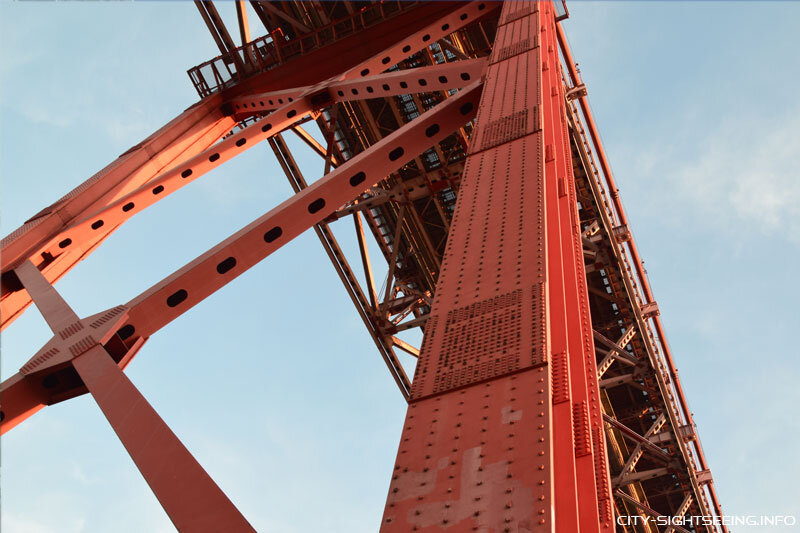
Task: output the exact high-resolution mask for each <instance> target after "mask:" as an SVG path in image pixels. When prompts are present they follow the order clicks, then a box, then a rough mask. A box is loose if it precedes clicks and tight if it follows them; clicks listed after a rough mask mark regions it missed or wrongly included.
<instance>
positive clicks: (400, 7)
mask: <svg viewBox="0 0 800 533" xmlns="http://www.w3.org/2000/svg"><path fill="white" fill-rule="evenodd" d="M417 3H418V2H407V1H402V0H395V1H391V2H383V1H382V2H376V3H375V4H372V5H369V6H365V7H363V8H362V9H361V10H359V11H355V12H354V13H352V14H351V15H348V16H347V17H345V18H342V19H338V20H335V21H332V22H330V23H328V24H325V25H324V26H320V27H318V28H314V29H313V30H312V31H311V32H308V33H304V34H302V35H299V36H297V37H294V38H289V37H288V36H286V35H284V34H283V32H281V31H280V30H278V31H274V32H272V33H270V34H268V35H265V36H263V37H259V38H258V39H255V40H254V41H250V42H249V43H247V44H245V45H243V46H240V47H238V48H235V49H234V50H231V51H230V52H229V53H226V54H222V55H220V56H217V57H215V58H214V59H210V60H208V61H206V62H205V63H201V64H200V65H197V66H196V67H192V68H191V69H189V70H188V71H187V74H189V79H191V80H192V85H194V88H195V90H196V91H197V94H199V95H200V98H205V97H207V96H210V95H211V94H213V93H215V92H217V91H219V90H221V89H224V88H226V87H229V86H231V85H233V84H235V83H238V82H240V81H242V80H243V79H246V78H248V77H250V76H253V75H255V74H258V73H261V72H265V71H267V70H270V69H273V68H275V67H277V66H278V65H280V64H282V63H285V62H286V61H288V60H290V59H292V58H294V57H297V56H300V55H303V54H307V53H308V52H311V51H312V50H317V49H319V48H321V47H323V46H325V45H327V44H330V43H332V42H334V41H337V40H339V39H342V38H344V37H347V36H349V35H352V34H354V33H356V32H358V31H360V30H362V29H364V28H368V27H370V26H373V25H375V24H377V23H378V22H381V21H382V20H385V19H386V18H389V17H392V16H394V15H396V14H398V13H400V12H402V11H406V10H408V9H409V8H411V7H413V6H415V5H416V4H417Z"/></svg>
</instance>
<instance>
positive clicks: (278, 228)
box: [0, 82, 482, 424]
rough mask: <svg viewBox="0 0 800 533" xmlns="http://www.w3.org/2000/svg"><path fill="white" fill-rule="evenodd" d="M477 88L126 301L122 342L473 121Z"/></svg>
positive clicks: (26, 408) (29, 407)
mask: <svg viewBox="0 0 800 533" xmlns="http://www.w3.org/2000/svg"><path fill="white" fill-rule="evenodd" d="M481 90H482V84H481V83H480V82H476V83H474V84H473V85H472V86H471V87H468V88H466V89H465V90H464V91H462V92H461V93H459V94H458V95H457V96H455V97H453V98H450V99H448V100H446V101H445V102H443V103H441V104H440V105H438V106H437V107H436V108H434V109H433V110H431V111H429V112H427V113H425V114H424V115H422V116H420V117H419V118H418V119H416V120H413V121H412V122H410V123H408V124H406V125H404V126H403V127H401V128H399V129H398V130H397V131H396V132H394V133H393V134H391V135H389V136H387V137H385V138H384V139H382V140H381V141H380V142H378V143H376V144H374V145H373V146H372V147H370V148H369V149H368V150H366V151H364V152H361V153H360V154H358V155H357V156H356V157H354V158H353V159H351V160H349V161H347V162H346V163H344V164H343V165H341V166H340V167H339V168H337V169H336V170H334V171H332V172H330V173H329V174H327V175H326V176H325V177H323V178H321V179H320V180H318V181H316V182H315V183H313V184H312V185H310V186H309V187H307V188H306V189H303V190H302V191H300V192H299V193H297V194H295V195H294V196H293V197H291V198H290V199H288V200H286V201H285V202H283V203H282V204H281V205H279V206H277V207H276V208H274V209H272V210H271V211H269V212H268V213H266V214H265V215H263V216H262V217H260V218H258V219H257V220H255V221H254V222H252V223H251V224H249V225H248V226H246V227H244V228H242V229H241V230H240V231H238V232H237V233H235V234H234V235H232V236H231V237H229V238H228V239H225V240H224V241H222V242H221V243H219V244H218V245H217V246H215V247H214V248H212V249H211V250H209V251H207V252H206V253H205V254H203V255H201V256H200V257H198V258H197V259H195V260H194V261H192V262H191V263H189V264H188V265H186V266H185V267H183V268H182V269H180V270H178V271H177V272H175V273H174V274H172V275H171V276H169V277H167V278H166V279H164V280H162V281H161V282H159V283H157V284H156V285H155V286H153V287H152V288H150V289H149V290H147V291H145V292H144V293H142V294H140V295H139V296H138V297H136V298H134V299H133V300H131V301H130V302H128V304H126V306H124V307H125V308H126V310H127V315H126V316H127V319H126V321H125V324H124V325H121V327H120V328H119V330H117V334H118V335H119V336H120V337H121V338H122V340H123V341H127V342H128V343H132V342H135V341H137V340H138V339H146V338H149V337H150V336H151V335H152V334H153V333H155V332H156V331H158V330H159V329H161V328H162V327H164V326H166V325H167V324H169V323H170V322H171V321H172V320H174V319H175V318H177V317H179V316H180V315H182V314H183V313H185V312H186V311H188V310H189V309H191V308H192V307H193V306H194V305H196V304H198V303H199V302H201V301H202V300H204V299H205V298H207V297H208V296H210V295H211V294H213V293H214V292H215V291H217V290H218V289H220V288H221V287H223V286H225V285H227V284H228V283H230V282H231V281H232V280H233V279H235V278H236V277H237V276H239V275H240V274H242V273H243V272H245V271H246V270H247V269H249V268H250V267H252V266H253V265H255V264H256V263H258V262H260V261H261V260H263V259H264V258H266V257H267V256H268V255H270V254H271V253H273V252H274V251H276V250H277V249H279V248H280V247H281V246H283V245H284V244H286V243H287V242H289V241H290V240H291V239H293V238H295V237H297V236H298V235H300V234H301V233H303V232H304V231H305V230H307V229H309V228H311V227H313V226H314V225H315V224H318V223H319V222H321V221H323V220H324V219H325V217H326V216H327V215H328V214H329V213H331V212H332V211H334V210H335V209H336V208H337V207H338V206H340V205H342V204H344V203H346V202H348V201H350V200H352V199H353V198H354V197H355V196H357V195H358V194H360V193H361V191H363V190H364V189H366V188H369V187H371V186H373V185H375V184H376V183H378V182H379V181H380V180H381V179H383V177H384V176H385V175H386V174H388V173H390V172H393V171H395V170H396V169H397V168H399V167H400V166H402V165H403V163H404V162H405V161H407V160H408V159H409V158H411V157H413V156H414V155H415V154H417V153H420V152H422V151H424V150H426V149H427V148H428V147H430V146H431V145H432V144H434V143H437V142H439V141H441V140H442V139H444V138H445V137H447V136H448V135H449V134H450V133H451V132H452V131H454V130H455V129H456V128H458V127H460V126H461V125H462V124H464V123H465V122H468V121H470V120H472V119H473V118H474V117H475V113H476V110H477V107H478V101H479V99H480V95H481ZM26 386H29V384H28V383H26V382H25V380H20V381H18V382H17V381H15V382H8V383H3V384H2V386H1V387H2V389H0V390H4V391H5V390H11V389H12V388H13V389H14V390H12V392H11V393H10V396H11V397H12V398H15V399H16V400H18V401H31V402H32V403H31V404H23V405H14V406H13V410H14V411H15V412H18V413H21V414H20V415H19V416H18V420H17V423H18V421H19V419H20V418H24V417H26V416H30V414H32V413H33V412H35V410H36V409H38V408H40V407H39V405H40V403H41V401H37V400H36V398H33V399H31V398H29V397H28V396H25V395H24V394H17V393H16V392H14V391H16V390H17V389H20V388H23V387H26ZM0 424H2V422H0Z"/></svg>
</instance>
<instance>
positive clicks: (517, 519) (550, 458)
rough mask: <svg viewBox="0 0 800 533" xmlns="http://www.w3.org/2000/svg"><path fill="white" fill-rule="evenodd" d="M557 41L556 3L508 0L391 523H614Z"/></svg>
mask: <svg viewBox="0 0 800 533" xmlns="http://www.w3.org/2000/svg"><path fill="white" fill-rule="evenodd" d="M557 54H558V51H557V44H556V37H555V20H554V14H553V11H552V7H551V5H550V4H549V3H542V4H535V3H529V2H507V3H505V5H504V7H503V11H502V13H501V15H500V23H499V26H498V31H497V36H496V38H495V46H494V49H493V52H492V55H491V57H490V61H489V62H490V66H489V68H488V71H487V81H486V87H485V89H484V94H483V96H482V100H481V106H480V110H479V113H478V118H477V128H476V130H475V132H474V133H473V137H472V145H471V147H470V155H469V157H468V158H467V162H466V166H465V170H464V176H463V178H462V181H461V190H460V192H459V200H458V204H457V207H456V212H455V214H454V217H453V224H452V226H451V231H450V234H449V236H448V244H447V251H446V252H445V257H444V260H443V263H442V271H441V274H440V276H439V280H438V283H437V289H436V298H435V301H434V304H433V308H432V311H431V318H430V319H429V321H428V324H427V326H426V331H425V338H424V341H423V347H422V352H421V354H420V358H419V362H418V364H417V371H416V375H415V378H414V383H413V390H412V404H411V406H410V408H409V412H408V415H407V418H406V425H405V427H404V432H403V436H402V439H401V444H400V450H399V452H398V457H397V464H396V465H395V471H394V475H393V478H392V484H391V487H390V490H389V497H388V500H387V507H386V510H385V514H384V522H383V524H382V528H383V530H385V531H407V530H411V529H415V528H416V529H420V530H423V531H424V530H439V529H440V528H443V527H447V528H450V527H453V528H454V530H456V531H469V530H479V531H533V530H539V531H545V530H552V529H554V528H558V530H559V531H578V530H581V531H599V530H600V529H601V527H602V528H603V529H604V530H609V529H610V528H611V527H612V524H611V515H610V509H608V508H607V504H608V502H609V501H610V494H609V493H608V484H607V483H606V484H605V485H604V489H605V490H604V491H603V493H602V494H601V498H602V501H603V502H604V509H608V511H609V512H608V513H604V514H602V516H601V512H600V510H599V509H598V503H597V502H598V493H597V488H596V476H595V464H596V463H595V458H594V454H595V452H596V450H595V447H593V445H592V431H591V428H596V427H599V425H600V424H601V419H600V411H599V404H598V399H597V391H596V386H595V388H594V389H591V390H590V385H589V381H590V379H589V378H590V377H591V379H594V375H595V374H594V370H593V369H594V366H593V364H592V365H587V361H588V359H589V358H592V359H593V358H594V351H593V348H592V344H591V335H590V332H591V322H590V318H589V315H588V309H587V308H586V305H587V296H586V287H585V282H583V283H581V284H579V281H578V276H580V275H583V268H582V267H583V256H582V253H581V248H580V228H579V226H578V223H577V222H578V221H577V218H576V214H577V213H576V211H575V209H574V207H573V205H572V203H573V202H574V192H572V193H570V191H574V185H573V184H572V179H573V178H572V172H571V167H572V164H571V159H570V155H569V151H568V146H569V140H568V137H567V129H566V122H565V118H564V112H563V109H562V108H563V101H564V93H563V87H562V84H561V80H560V65H559V61H558V55H557ZM576 244H577V246H578V248H577V249H576ZM586 366H589V368H586ZM590 392H591V395H590ZM590 404H591V405H590ZM551 409H552V413H551ZM509 413H513V422H512V421H511V419H510V418H509V417H510V416H512V415H510V414H509ZM502 424H508V425H509V427H508V428H505V427H503V426H502ZM511 424H513V426H512V425H511ZM487 428H491V431H489V430H488V429H487ZM601 438H602V437H601ZM551 439H552V440H551ZM604 460H605V459H604V458H603V461H604ZM603 475H605V476H607V473H606V471H603ZM470 502H471V503H470ZM480 502H485V503H480ZM466 510H471V511H472V512H466Z"/></svg>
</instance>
